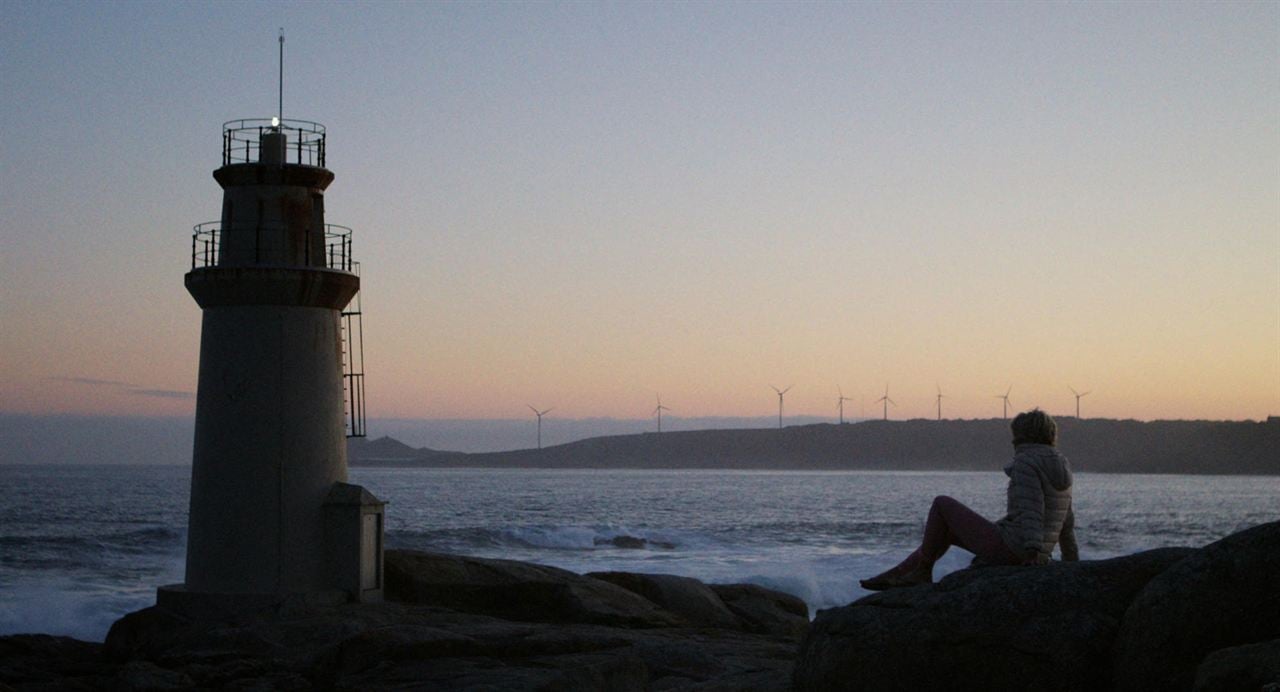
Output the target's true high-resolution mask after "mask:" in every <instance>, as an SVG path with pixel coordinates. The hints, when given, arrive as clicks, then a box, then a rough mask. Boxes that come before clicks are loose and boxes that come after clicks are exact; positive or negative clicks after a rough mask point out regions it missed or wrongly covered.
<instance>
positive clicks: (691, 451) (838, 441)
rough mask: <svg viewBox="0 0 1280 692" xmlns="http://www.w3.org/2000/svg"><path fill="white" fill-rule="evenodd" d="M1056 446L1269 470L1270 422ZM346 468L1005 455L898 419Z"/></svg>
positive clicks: (916, 466) (1096, 426) (396, 449)
mask: <svg viewBox="0 0 1280 692" xmlns="http://www.w3.org/2000/svg"><path fill="white" fill-rule="evenodd" d="M1057 421H1058V430H1059V433H1058V442H1059V447H1060V448H1061V449H1062V451H1063V452H1064V453H1065V454H1066V455H1067V456H1068V457H1069V458H1070V459H1071V462H1072V465H1073V466H1074V467H1075V469H1076V470H1077V471H1086V472H1095V473H1188V474H1268V475H1275V474H1280V418H1277V417H1271V418H1269V419H1267V420H1266V421H1264V422H1252V421H1150V422H1144V421H1135V420H1111V419H1077V418H1072V417H1061V418H1058V419H1057ZM348 450H349V457H350V463H351V464H352V465H353V466H401V467H426V468H443V467H483V468H583V469H755V470H787V471H811V470H812V471H816V470H823V471H830V470H854V469H857V470H884V471H904V470H905V471H926V470H929V471H990V470H997V469H999V468H1000V467H1001V466H1003V464H1004V463H1005V462H1006V461H1007V460H1008V459H1009V457H1010V456H1011V452H1012V448H1011V447H1010V445H1009V424H1008V421H1005V420H1000V419H985V420H942V421H934V420H906V421H863V422H859V423H847V424H843V425H837V424H816V425H801V426H791V427H785V428H780V429H750V430H692V431H677V432H664V433H641V434H634V435H612V436H607V437H594V438H590V439H585V440H579V441H577V442H571V443H568V444H562V445H556V446H553V447H545V448H543V449H522V450H513V451H506V452H485V453H465V452H448V451H439V450H432V449H427V448H418V449H415V448H413V447H410V446H409V445H406V444H403V443H401V442H399V441H397V440H394V439H392V438H390V437H381V438H377V439H374V440H367V439H362V438H354V439H352V440H350V441H349V447H348Z"/></svg>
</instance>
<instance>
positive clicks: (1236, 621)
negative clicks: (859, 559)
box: [0, 522, 1280, 692]
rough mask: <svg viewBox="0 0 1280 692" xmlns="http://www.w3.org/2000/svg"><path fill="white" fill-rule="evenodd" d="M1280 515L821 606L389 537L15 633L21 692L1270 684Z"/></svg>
mask: <svg viewBox="0 0 1280 692" xmlns="http://www.w3.org/2000/svg"><path fill="white" fill-rule="evenodd" d="M1277 584H1280V522H1273V523H1269V524H1262V525H1259V526H1256V527H1253V528H1251V529H1247V530H1244V531H1241V532H1239V533H1237V534H1234V535H1232V536H1228V537H1227V538H1224V539H1222V540H1220V541H1217V542H1215V543H1213V544H1210V545H1209V546H1206V547H1204V548H1201V549H1193V548H1164V549H1157V550H1150V551H1145V552H1140V553H1136V554H1134V555H1128V556H1124V557H1118V558H1113V559H1109V560H1097V561H1083V562H1079V563H1070V564H1062V563H1055V564H1052V565H1048V566H1043V567H989V568H983V569H971V570H963V571H960V572H957V573H955V574H952V575H949V576H948V577H946V578H945V579H943V580H941V581H940V582H939V583H937V584H933V585H926V586H918V587H913V588H907V589H899V590H895V591H889V592H885V593H881V594H874V595H872V596H868V597H866V598H863V599H861V600H859V601H857V602H855V603H852V604H850V605H848V606H844V607H842V608H833V609H829V610H824V611H820V612H819V613H818V614H817V617H816V619H815V620H814V621H813V622H812V623H810V622H809V619H808V612H807V608H806V606H805V604H804V603H803V602H802V601H800V600H799V599H797V598H795V597H793V596H789V595H787V594H783V593H779V592H776V591H770V590H768V589H763V588H760V587H758V586H753V585H749V584H735V585H708V584H704V583H702V582H699V581H697V580H695V579H689V578H685V577H676V576H670V575H645V574H633V573H625V572H604V573H593V574H587V575H578V574H574V573H572V572H567V571H565V570H561V569H556V568H553V567H547V566H543V565H535V564H529V563H522V562H515V561H510V560H489V559H480V558H471V557H461V556H456V555H442V554H434V553H422V552H410V551H388V553H387V558H386V587H387V600H386V602H384V603H379V604H364V605H361V604H348V605H342V606H330V607H297V606H295V607H290V608H277V609H275V610H273V611H271V612H260V613H256V614H252V615H241V616H237V617H228V618H224V619H222V620H219V621H216V622H211V621H198V622H197V621H191V620H187V619H184V618H182V617H179V616H178V615H175V614H174V613H171V612H167V611H164V610H162V609H160V608H156V607H152V608H146V609H143V610H141V611H138V612H135V613H132V614H130V615H127V616H125V617H124V618H122V619H121V620H119V621H118V622H117V623H116V624H115V626H114V627H112V629H111V632H110V634H109V635H108V637H107V641H106V642H105V643H104V644H96V643H89V642H82V641H77V640H74V639H70V638H66V637H52V636H47V635H14V636H8V637H0V691H7V690H11V689H15V690H173V689H191V688H199V689H236V690H307V689H325V690H374V691H376V690H392V689H395V690H469V689H474V690H625V691H630V690H726V691H729V690H788V689H798V690H903V689H912V690H943V689H946V690H957V689H961V690H964V689H973V690H1026V689H1036V690H1119V691H1129V690H1204V691H1216V690H1267V691H1268V692H1272V691H1277V692H1280V588H1278V587H1277Z"/></svg>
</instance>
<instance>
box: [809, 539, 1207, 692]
mask: <svg viewBox="0 0 1280 692" xmlns="http://www.w3.org/2000/svg"><path fill="white" fill-rule="evenodd" d="M1191 552H1192V549H1189V548H1188V549H1183V548H1165V549H1160V550H1152V551H1148V552H1144V553H1138V554H1136V555H1130V556H1127V557H1119V558H1114V559H1111V560H1101V561H1096V562H1094V561H1085V562H1075V563H1055V564H1051V565H1047V566H1043V567H989V568H985V569H972V570H963V571H961V572H956V573H954V574H952V575H950V576H948V577H946V578H945V579H943V580H942V581H941V582H939V583H938V584H936V585H930V586H917V587H913V588H909V589H897V590H893V591H886V592H884V593H880V594H875V595H872V596H868V597H867V598H863V599H862V600H860V601H857V602H856V603H854V604H852V605H849V606H846V607H844V608H834V609H831V610H824V611H820V612H819V613H818V616H817V618H816V620H815V621H814V623H813V627H812V628H811V630H810V632H809V636H808V637H807V638H806V639H805V643H804V646H803V647H802V649H801V654H800V659H799V662H798V664H797V667H796V677H795V681H796V686H797V687H798V688H800V689H803V690H843V689H859V690H899V689H915V690H951V689H956V685H957V684H962V685H963V684H964V683H965V682H969V681H971V682H973V683H975V684H974V685H973V687H974V689H978V688H982V689H988V690H1028V689H1034V690H1097V689H1105V688H1106V687H1107V686H1108V685H1109V681H1108V677H1109V675H1110V663H1111V656H1110V649H1111V642H1112V640H1113V639H1114V638H1115V633H1116V630H1117V629H1118V628H1119V624H1120V619H1121V618H1122V617H1123V616H1124V612H1125V609H1126V608H1127V607H1128V605H1129V601H1130V600H1132V599H1133V597H1134V596H1135V595H1136V594H1137V593H1138V591H1139V590H1141V589H1142V587H1143V586H1145V585H1146V583H1147V582H1148V581H1149V580H1150V579H1151V578H1152V577H1154V576H1155V575H1157V574H1159V573H1160V572H1161V571H1163V570H1164V569H1166V568H1168V567H1169V566H1170V565H1172V564H1173V563H1175V562H1177V561H1179V560H1181V559H1182V558H1184V557H1186V556H1187V555H1188V554H1190V553H1191Z"/></svg>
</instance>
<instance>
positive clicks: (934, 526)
mask: <svg viewBox="0 0 1280 692" xmlns="http://www.w3.org/2000/svg"><path fill="white" fill-rule="evenodd" d="M953 545H958V546H960V547H961V548H964V549H965V550H967V551H969V552H971V553H973V554H974V555H976V556H978V557H979V558H981V559H982V561H983V562H986V563H989V564H993V565H1016V564H1019V563H1021V562H1022V559H1021V558H1019V557H1018V556H1017V555H1015V554H1014V552H1013V551H1012V550H1009V546H1007V545H1005V542H1004V538H1002V537H1001V536H1000V531H999V530H998V529H997V528H996V525H995V524H994V523H992V522H990V521H987V520H986V519H984V518H983V517H982V515H980V514H978V513H977V512H975V511H973V510H971V509H969V508H968V507H965V506H964V505H963V504H961V503H960V501H959V500H956V499H955V498H951V497H947V496H946V495H939V496H938V497H935V498H933V506H931V507H930V508H929V519H928V520H927V521H926V522H925V525H924V540H922V541H921V542H920V547H919V548H916V550H915V552H913V553H911V554H910V555H908V556H907V559H905V560H903V561H902V562H901V563H899V564H898V566H897V567H894V568H893V570H892V572H893V573H894V574H905V573H907V572H909V571H911V570H913V569H915V568H916V567H919V566H921V565H924V566H927V567H929V568H932V567H933V563H935V562H937V561H938V559H939V558H941V557H942V556H943V554H944V553H946V552H947V550H948V549H949V548H950V547H951V546H953Z"/></svg>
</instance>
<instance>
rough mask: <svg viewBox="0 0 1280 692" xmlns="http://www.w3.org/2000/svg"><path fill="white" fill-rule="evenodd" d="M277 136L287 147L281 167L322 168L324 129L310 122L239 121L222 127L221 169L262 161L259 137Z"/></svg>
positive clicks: (256, 119) (231, 121)
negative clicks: (291, 165) (282, 139)
mask: <svg viewBox="0 0 1280 692" xmlns="http://www.w3.org/2000/svg"><path fill="white" fill-rule="evenodd" d="M270 132H281V133H283V134H284V135H285V136H286V137H287V138H288V139H289V143H288V146H287V147H286V150H285V156H284V163H293V164H298V165H300V166H318V167H320V168H324V137H325V135H324V125H321V124H320V123H313V122H311V121H310V120H279V121H277V120H276V119H275V118H270V119H268V118H242V119H240V120H228V121H227V122H225V123H223V124H222V165H224V166H229V165H231V164H233V163H257V162H258V161H259V160H261V158H262V147H261V144H260V143H261V141H262V135H264V134H267V133H270Z"/></svg>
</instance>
